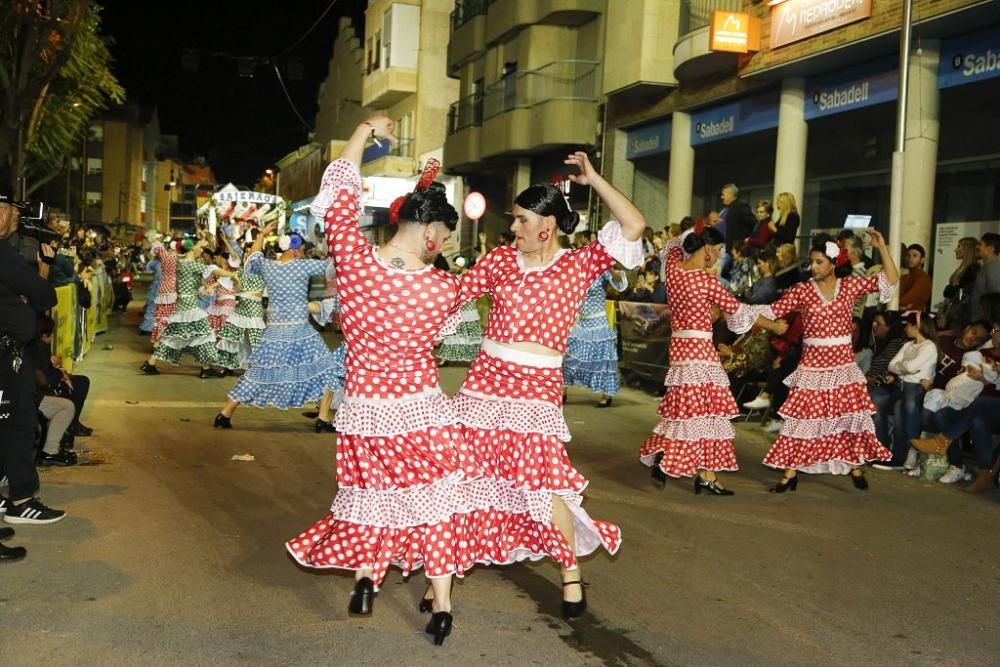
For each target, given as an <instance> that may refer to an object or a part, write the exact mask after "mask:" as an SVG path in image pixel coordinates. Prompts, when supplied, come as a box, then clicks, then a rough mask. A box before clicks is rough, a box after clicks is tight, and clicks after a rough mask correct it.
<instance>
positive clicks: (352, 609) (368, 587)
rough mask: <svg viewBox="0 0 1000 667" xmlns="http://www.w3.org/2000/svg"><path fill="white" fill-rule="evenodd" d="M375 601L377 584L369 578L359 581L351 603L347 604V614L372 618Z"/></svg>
mask: <svg viewBox="0 0 1000 667" xmlns="http://www.w3.org/2000/svg"><path fill="white" fill-rule="evenodd" d="M374 601H375V584H374V583H373V582H372V580H371V579H369V578H368V577H364V578H362V579H358V580H357V581H356V582H355V583H354V592H353V593H351V601H350V602H349V603H347V612H348V613H349V614H351V615H353V616H370V615H371V613H372V604H373V603H374Z"/></svg>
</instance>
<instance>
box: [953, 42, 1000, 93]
mask: <svg viewBox="0 0 1000 667" xmlns="http://www.w3.org/2000/svg"><path fill="white" fill-rule="evenodd" d="M998 76H1000V28H990V29H989V30H982V31H980V32H974V33H972V34H969V35H962V36H961V37H955V38H953V39H948V40H945V41H944V42H942V43H941V62H940V65H939V66H938V86H939V87H941V88H951V87H953V86H961V85H963V84H966V83H972V82H974V81H981V80H984V79H992V78H994V77H998Z"/></svg>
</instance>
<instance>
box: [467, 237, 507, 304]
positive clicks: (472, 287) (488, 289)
mask: <svg viewBox="0 0 1000 667" xmlns="http://www.w3.org/2000/svg"><path fill="white" fill-rule="evenodd" d="M502 247H503V246H500V247H498V248H494V249H493V250H491V251H490V252H488V253H486V255H485V256H484V257H483V258H482V259H481V260H479V261H477V262H476V263H475V264H474V265H473V267H472V268H471V269H469V270H468V271H466V272H465V273H463V274H462V275H461V276H460V277H459V294H458V302H457V303H456V304H455V307H456V308H458V307H460V306H463V305H465V304H467V303H469V302H470V301H475V300H476V299H478V298H479V297H481V296H484V295H486V294H489V295H491V296H492V294H493V288H494V287H495V286H496V281H495V279H494V276H493V269H494V267H495V265H496V258H497V253H499V252H500V249H501V248H502Z"/></svg>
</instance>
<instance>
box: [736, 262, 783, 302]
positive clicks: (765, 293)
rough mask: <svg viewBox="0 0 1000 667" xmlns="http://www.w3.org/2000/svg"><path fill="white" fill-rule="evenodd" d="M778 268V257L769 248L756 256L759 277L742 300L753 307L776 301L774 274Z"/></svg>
mask: <svg viewBox="0 0 1000 667" xmlns="http://www.w3.org/2000/svg"><path fill="white" fill-rule="evenodd" d="M777 268H778V256H777V254H776V253H775V251H774V250H772V249H771V248H764V249H763V250H761V251H760V254H759V255H757V266H756V269H757V272H758V273H759V275H760V278H758V279H757V280H756V281H755V282H754V283H753V286H752V287H751V288H750V294H749V295H747V297H746V299H744V300H745V301H746V302H747V303H750V304H754V305H761V304H769V303H774V302H775V301H777V300H778V281H777V280H776V279H775V277H774V274H775V271H776V269H777Z"/></svg>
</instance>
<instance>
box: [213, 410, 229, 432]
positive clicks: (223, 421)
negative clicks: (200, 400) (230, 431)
mask: <svg viewBox="0 0 1000 667" xmlns="http://www.w3.org/2000/svg"><path fill="white" fill-rule="evenodd" d="M212 426H214V427H215V428H232V427H233V422H232V421H231V420H230V419H229V417H227V416H226V415H224V414H222V413H221V412H220V413H219V414H217V415H215V423H214V424H212Z"/></svg>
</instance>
